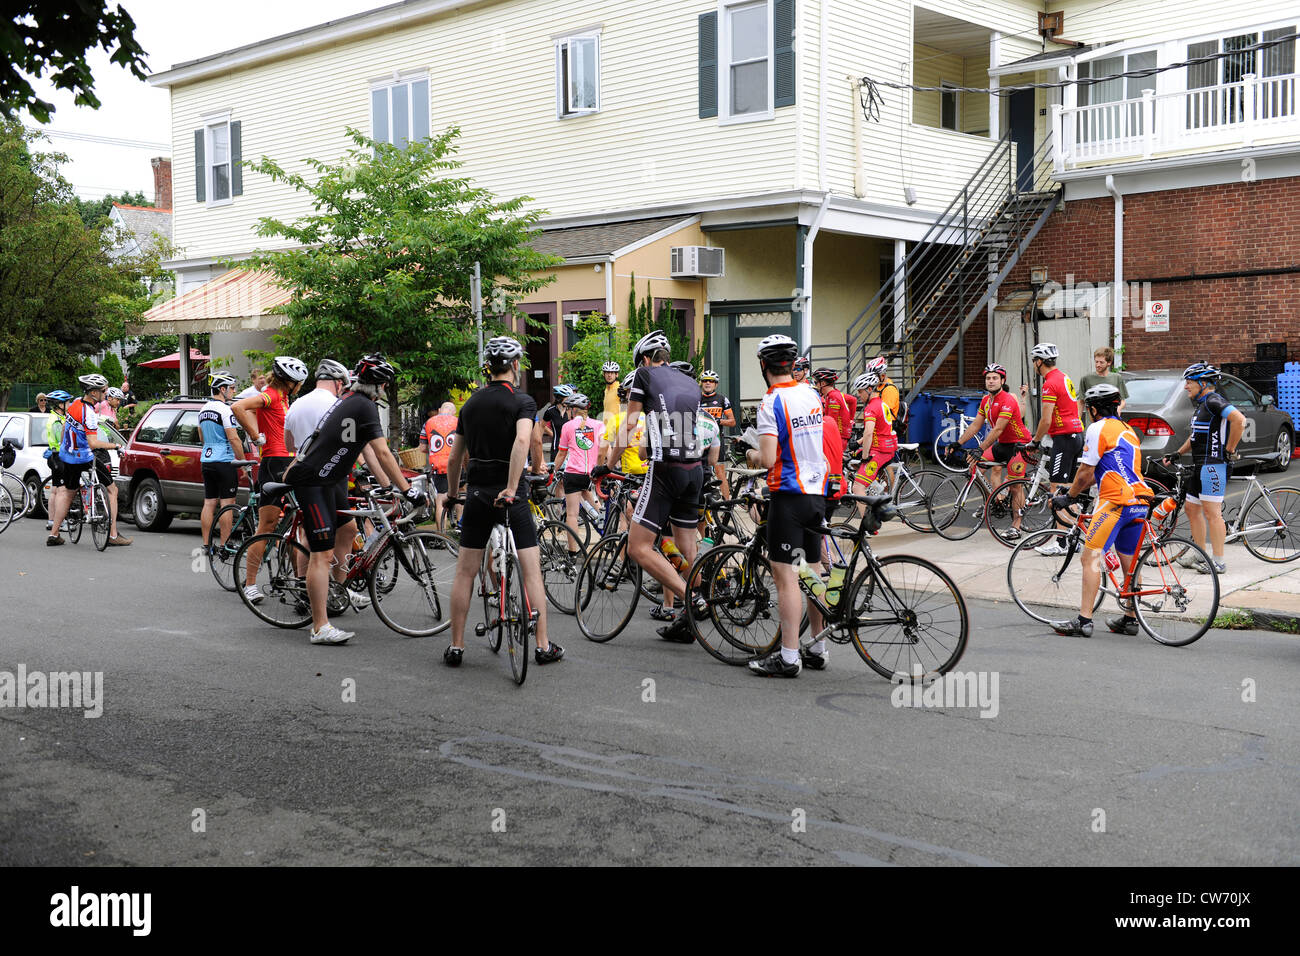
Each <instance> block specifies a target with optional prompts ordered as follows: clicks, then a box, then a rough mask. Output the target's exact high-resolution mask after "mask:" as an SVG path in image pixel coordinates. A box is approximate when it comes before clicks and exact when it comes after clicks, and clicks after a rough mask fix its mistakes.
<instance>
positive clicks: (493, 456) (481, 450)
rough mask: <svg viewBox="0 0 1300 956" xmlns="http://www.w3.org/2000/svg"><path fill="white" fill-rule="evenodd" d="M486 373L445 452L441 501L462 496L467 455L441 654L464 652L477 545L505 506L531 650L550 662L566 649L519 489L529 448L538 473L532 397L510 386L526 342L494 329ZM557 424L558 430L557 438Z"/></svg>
mask: <svg viewBox="0 0 1300 956" xmlns="http://www.w3.org/2000/svg"><path fill="white" fill-rule="evenodd" d="M483 354H484V358H485V360H486V365H487V370H488V374H489V375H490V376H491V381H489V382H488V384H487V386H486V387H485V388H480V389H478V390H476V391H475V392H474V394H473V395H471V396H470V397H469V400H468V401H467V402H466V403H465V404H464V406H462V408H461V410H460V418H459V419H458V420H457V422H456V442H455V444H453V445H452V446H451V455H450V457H449V458H448V459H447V488H448V494H447V502H448V503H449V504H456V503H457V502H458V501H459V500H460V499H459V498H458V497H457V496H456V491H457V489H458V488H459V487H460V470H461V468H462V466H464V465H465V464H466V462H468V464H469V472H468V475H467V481H466V486H465V499H464V505H465V507H464V509H463V511H462V512H461V529H460V554H459V557H458V558H457V562H456V581H455V583H454V584H453V585H452V588H451V646H449V647H448V648H447V649H446V651H444V652H443V655H442V659H443V661H444V662H445V663H446V664H447V666H448V667H459V666H460V662H461V660H462V658H463V657H464V654H465V618H466V616H467V615H468V614H469V601H470V592H471V591H472V589H473V586H474V579H475V577H476V575H477V574H478V570H479V568H480V567H482V565H483V551H484V550H485V549H486V548H487V546H488V539H489V538H490V537H491V536H492V528H493V526H494V525H496V524H497V523H498V522H499V521H500V520H501V513H500V511H499V510H498V509H504V510H505V518H506V522H507V523H508V525H509V527H510V531H511V533H512V534H513V535H514V539H515V550H516V551H517V552H518V553H519V566H520V570H521V571H522V572H523V578H524V590H525V591H526V592H527V593H528V602H529V605H530V608H531V610H534V611H536V612H537V650H536V653H535V655H534V660H536V661H537V663H538V664H549V663H551V662H552V661H558V660H559V659H560V658H561V657H563V656H564V648H562V647H560V645H558V644H552V643H551V642H550V641H548V640H547V637H546V590H545V588H544V586H543V584H542V563H541V559H540V557H539V555H538V551H537V526H536V525H535V524H534V523H533V516H532V512H531V511H530V510H529V508H528V499H527V497H526V495H527V493H526V491H525V490H524V464H525V463H526V462H527V461H528V460H529V458H530V455H529V451H530V450H531V452H532V454H531V462H532V472H533V473H534V474H542V473H543V469H542V442H541V437H540V435H539V434H538V430H536V429H534V427H533V425H534V422H533V419H534V418H535V417H536V415H537V403H536V402H535V401H533V399H532V397H531V396H530V395H528V394H527V393H525V392H521V391H516V387H517V385H518V382H519V360H520V359H521V358H522V357H523V354H524V349H523V346H521V345H520V344H519V343H518V342H516V341H515V340H514V339H512V338H510V337H509V336H505V335H499V336H497V337H495V338H493V339H492V340H491V341H489V342H488V343H487V345H486V346H485V347H484V350H483ZM558 438H559V432H558V431H557V432H556V439H557V442H558Z"/></svg>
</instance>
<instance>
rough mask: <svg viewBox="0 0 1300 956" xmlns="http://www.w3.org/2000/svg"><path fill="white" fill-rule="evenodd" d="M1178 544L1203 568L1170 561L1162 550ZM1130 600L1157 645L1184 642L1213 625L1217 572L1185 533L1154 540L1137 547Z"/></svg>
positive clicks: (1182, 643) (1217, 580) (1216, 596)
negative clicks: (1180, 536) (1192, 567)
mask: <svg viewBox="0 0 1300 956" xmlns="http://www.w3.org/2000/svg"><path fill="white" fill-rule="evenodd" d="M1171 547H1178V548H1181V549H1182V552H1183V553H1184V554H1185V555H1187V556H1189V557H1190V558H1191V559H1192V560H1199V561H1200V562H1204V565H1205V567H1206V568H1208V569H1209V570H1208V573H1201V572H1200V571H1197V570H1194V569H1190V568H1185V567H1183V566H1182V565H1181V564H1178V563H1175V562H1174V560H1173V559H1172V558H1170V557H1169V556H1168V555H1167V554H1163V555H1162V554H1161V553H1160V552H1161V551H1162V550H1166V549H1168V548H1171ZM1133 591H1134V596H1133V600H1134V604H1135V607H1136V611H1137V619H1138V624H1140V625H1141V626H1142V630H1144V631H1146V632H1147V634H1148V635H1149V636H1150V637H1151V638H1152V639H1153V640H1156V641H1159V642H1160V643H1161V644H1167V645H1169V646H1170V647H1185V646H1186V645H1188V644H1190V643H1192V642H1193V641H1195V640H1199V639H1200V638H1201V636H1202V635H1203V634H1204V633H1205V632H1206V631H1208V630H1209V629H1210V628H1211V627H1213V626H1214V618H1215V616H1216V615H1217V614H1218V613H1219V575H1218V574H1217V573H1215V571H1214V566H1213V565H1211V564H1210V556H1209V555H1208V554H1206V553H1205V552H1204V551H1202V550H1201V549H1200V548H1199V547H1197V545H1196V544H1195V542H1193V541H1191V540H1190V539H1188V538H1177V537H1174V538H1168V539H1166V540H1165V541H1157V542H1156V543H1155V544H1154V545H1152V546H1151V547H1149V548H1147V549H1146V550H1145V551H1143V552H1142V556H1141V557H1140V558H1138V563H1137V567H1136V568H1135V569H1134V573H1133Z"/></svg>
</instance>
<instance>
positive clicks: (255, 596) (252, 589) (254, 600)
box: [244, 584, 266, 604]
mask: <svg viewBox="0 0 1300 956" xmlns="http://www.w3.org/2000/svg"><path fill="white" fill-rule="evenodd" d="M244 597H245V598H247V599H248V603H249V604H261V603H262V602H263V601H265V600H266V595H265V594H263V593H262V589H261V588H259V587H258V586H257V585H256V584H250V585H248V586H246V587H245V588H244Z"/></svg>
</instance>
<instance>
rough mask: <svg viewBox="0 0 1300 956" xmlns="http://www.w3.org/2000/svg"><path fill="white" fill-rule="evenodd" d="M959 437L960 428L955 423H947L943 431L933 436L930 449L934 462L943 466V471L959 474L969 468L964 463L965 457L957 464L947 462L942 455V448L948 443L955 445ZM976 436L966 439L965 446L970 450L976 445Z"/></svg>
mask: <svg viewBox="0 0 1300 956" xmlns="http://www.w3.org/2000/svg"><path fill="white" fill-rule="evenodd" d="M960 437H961V428H959V427H958V426H957V425H949V426H948V427H947V428H945V429H944V430H943V431H941V432H939V434H937V435H935V436H934V444H933V446H932V448H931V451H932V452H933V454H934V460H935V462H936V463H937V464H938V465H939V467H940V468H943V469H944V470H945V471H952V472H956V473H957V474H961V473H962V472H964V471H967V470H968V469H969V466H968V465H967V464H966V461H965V459H961V460H960V463H959V464H956V465H951V464H949V463H948V461H947V460H946V457H945V455H944V449H946V448H947V447H948V446H949V445H956V444H957V439H958V438H960ZM978 438H979V436H978V435H977V436H976V437H975V438H974V439H971V440H970V441H968V442H967V443H966V448H967V449H968V450H970V451H975V450H976V446H977V444H978Z"/></svg>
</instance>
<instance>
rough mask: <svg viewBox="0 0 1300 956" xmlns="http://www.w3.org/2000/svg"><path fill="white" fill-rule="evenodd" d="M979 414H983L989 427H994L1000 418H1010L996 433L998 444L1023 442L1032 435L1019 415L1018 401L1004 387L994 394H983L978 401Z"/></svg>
mask: <svg viewBox="0 0 1300 956" xmlns="http://www.w3.org/2000/svg"><path fill="white" fill-rule="evenodd" d="M979 414H981V415H983V416H984V421H986V422H988V426H989V428H996V427H997V424H998V422H1000V421H1001V420H1002V419H1004V418H1006V419H1010V424H1008V425H1007V427H1006V428H1004V429H1002V431H1001V433H1000V434H999V435H998V444H999V445H1009V444H1014V443H1023V442H1027V441H1029V440H1030V438H1031V437H1032V436H1031V435H1030V434H1029V429H1028V428H1026V427H1025V420H1024V419H1023V418H1021V417H1020V403H1019V402H1017V401H1016V399H1015V396H1014V395H1012V394H1011V393H1010V392H1008V391H1007V390H1006V389H1005V388H1004V389H1001V390H1000V391H999V392H998V393H997V394H996V395H985V396H984V398H983V400H982V401H981V402H980V410H979Z"/></svg>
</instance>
